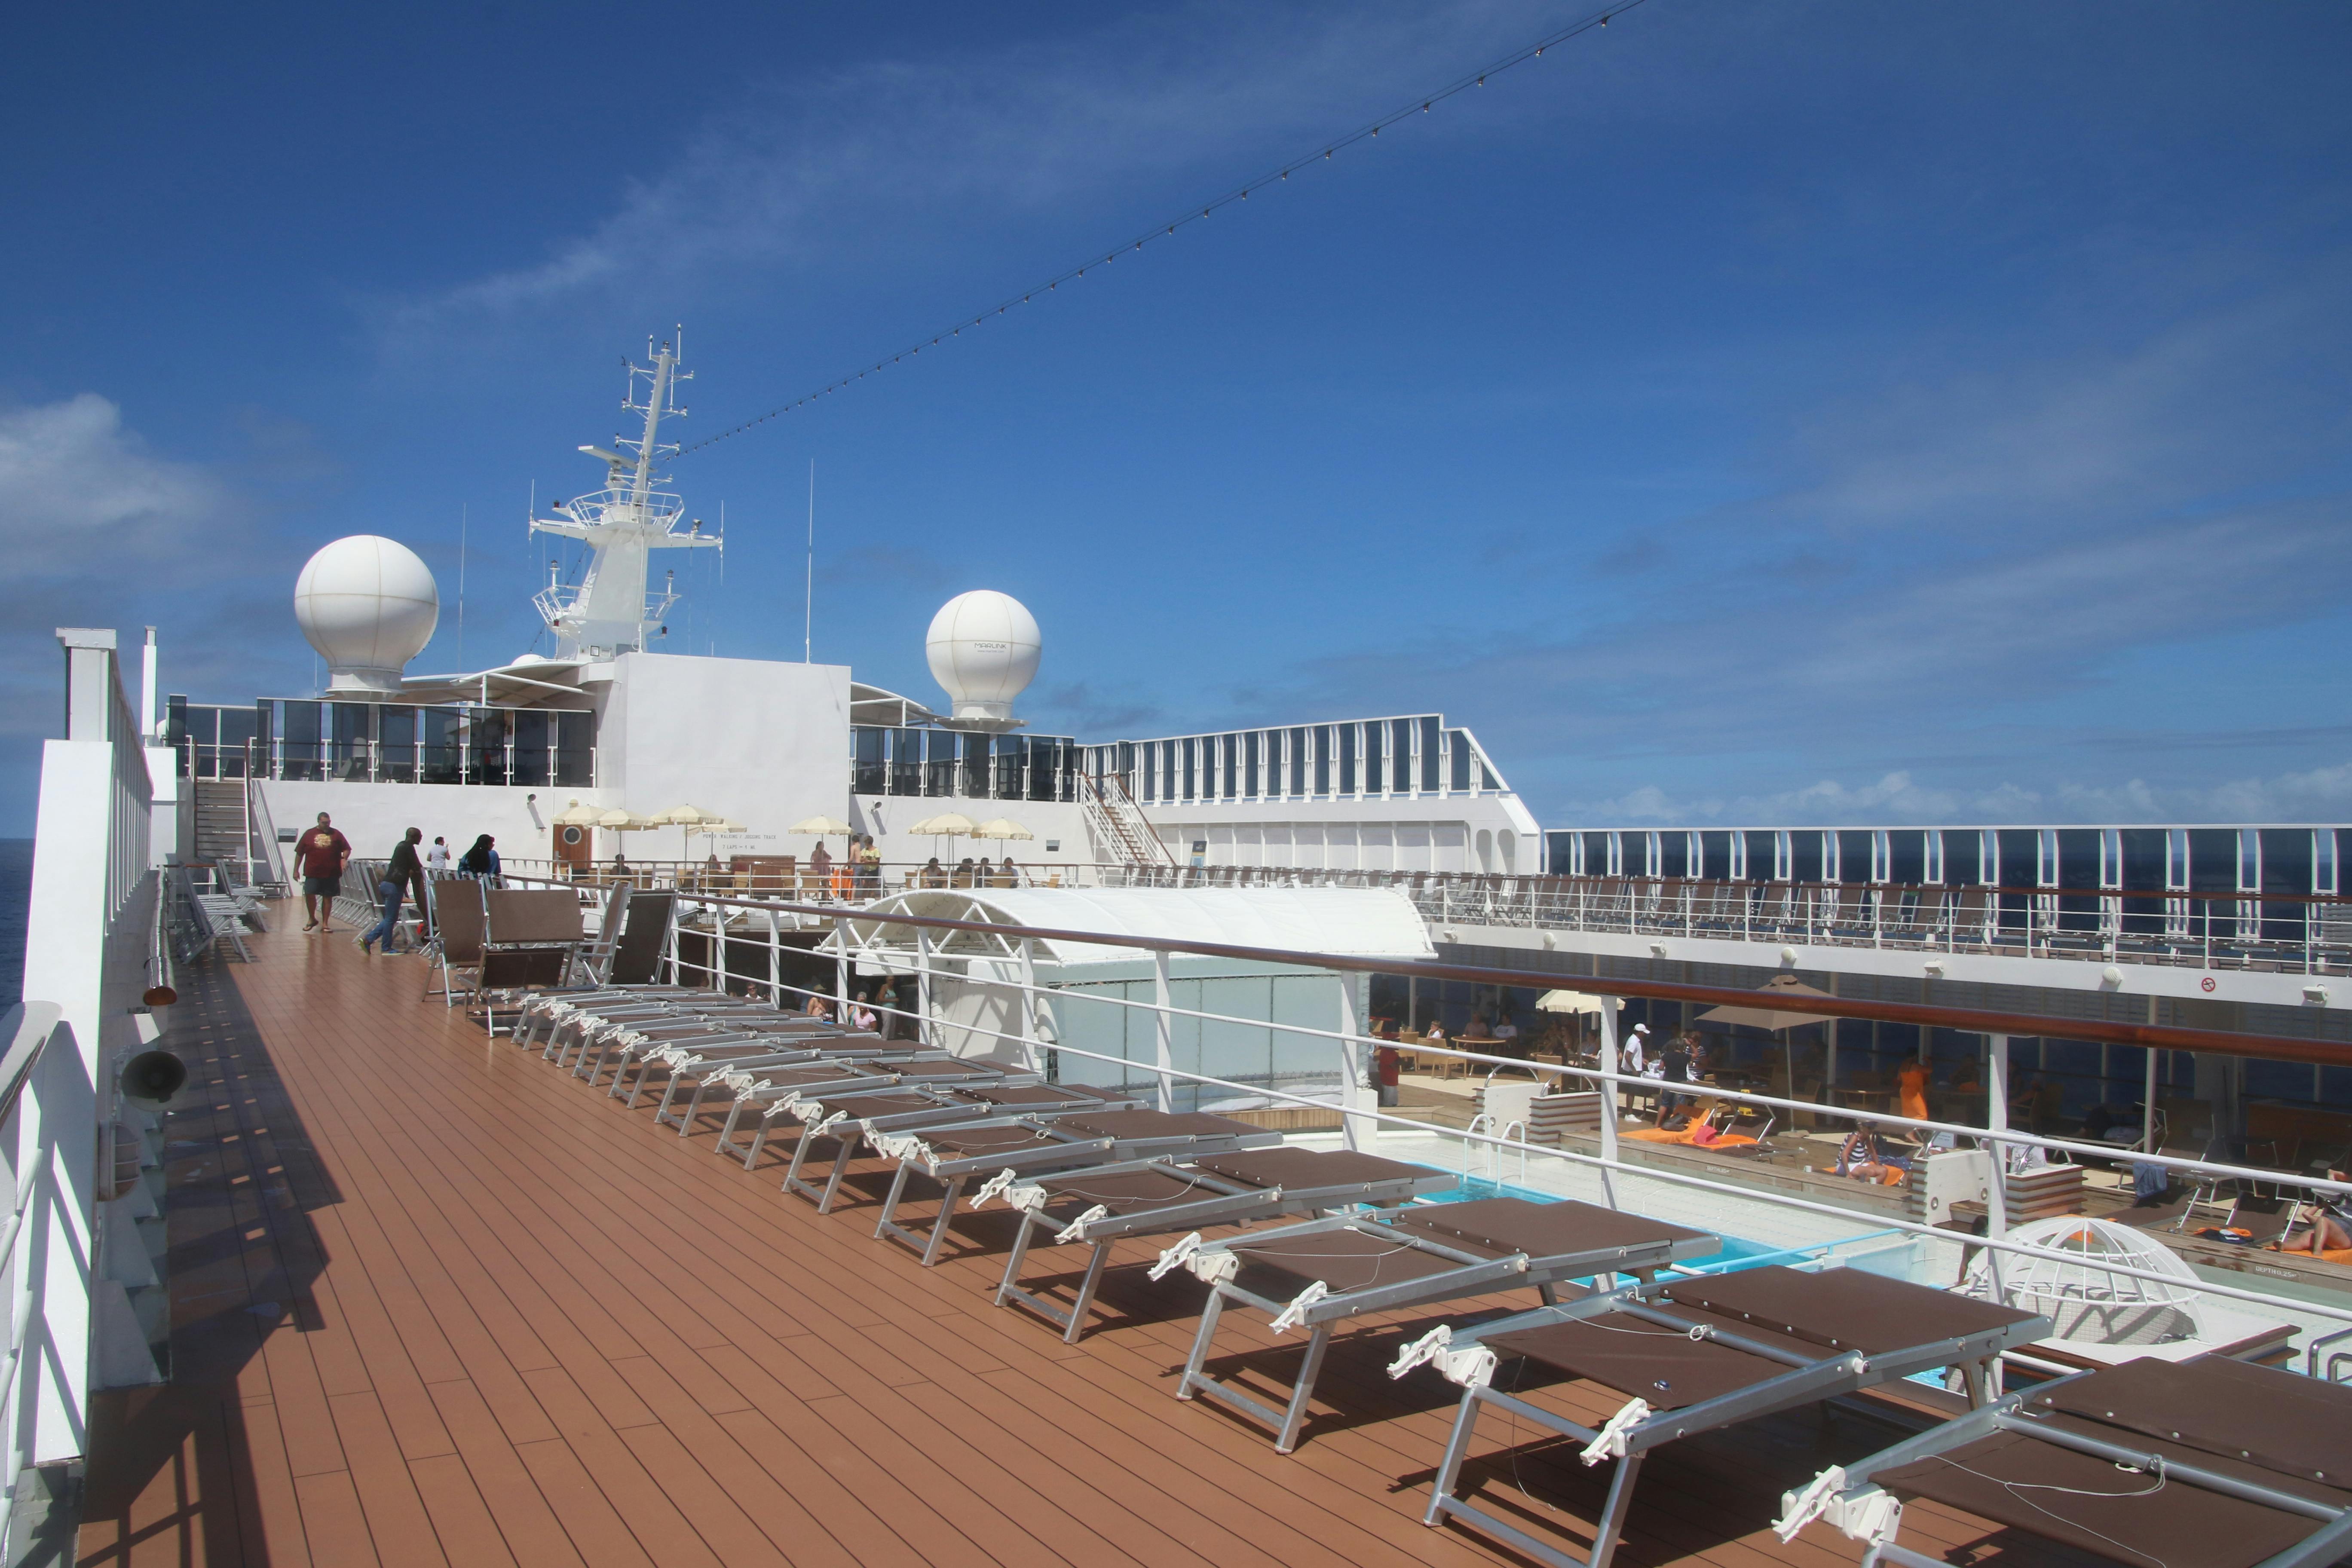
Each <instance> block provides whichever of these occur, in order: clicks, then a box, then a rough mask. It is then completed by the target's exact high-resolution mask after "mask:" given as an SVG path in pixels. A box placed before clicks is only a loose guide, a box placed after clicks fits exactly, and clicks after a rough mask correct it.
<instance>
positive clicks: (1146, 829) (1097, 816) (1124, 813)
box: [1078, 774, 1176, 868]
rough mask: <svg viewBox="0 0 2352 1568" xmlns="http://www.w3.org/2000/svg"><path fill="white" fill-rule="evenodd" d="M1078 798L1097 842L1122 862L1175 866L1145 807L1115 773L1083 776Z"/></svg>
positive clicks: (1147, 866)
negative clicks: (1144, 809)
mask: <svg viewBox="0 0 2352 1568" xmlns="http://www.w3.org/2000/svg"><path fill="white" fill-rule="evenodd" d="M1078 783H1079V798H1080V799H1081V800H1082V801H1084V802H1085V805H1086V811H1087V827H1088V829H1090V830H1091V831H1092V832H1093V834H1094V837H1095V842H1096V843H1097V845H1098V846H1099V847H1101V848H1102V849H1103V850H1105V851H1108V853H1109V854H1110V855H1112V856H1115V857H1116V858H1118V860H1119V861H1120V862H1121V863H1122V864H1124V865H1128V866H1133V867H1143V868H1161V867H1173V866H1174V865H1175V864H1176V857H1175V856H1174V855H1173V854H1172V853H1171V852H1170V850H1169V848H1168V846H1167V845H1166V844H1165V843H1164V842H1162V841H1161V839H1160V835H1159V834H1157V833H1154V832H1153V831H1152V830H1151V824H1150V823H1149V822H1146V821H1145V820H1144V818H1143V810H1142V808H1141V807H1139V806H1138V805H1136V804H1135V797H1134V796H1132V795H1129V794H1128V793H1127V785H1126V784H1125V783H1124V782H1123V781H1121V780H1120V779H1119V778H1118V776H1117V775H1116V774H1105V775H1103V776H1101V777H1098V778H1082V779H1080V780H1079V781H1078Z"/></svg>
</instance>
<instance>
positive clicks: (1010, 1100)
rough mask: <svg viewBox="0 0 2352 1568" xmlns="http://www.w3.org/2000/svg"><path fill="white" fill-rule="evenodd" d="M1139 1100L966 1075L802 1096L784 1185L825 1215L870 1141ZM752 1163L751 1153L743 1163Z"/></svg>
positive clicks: (1126, 1106)
mask: <svg viewBox="0 0 2352 1568" xmlns="http://www.w3.org/2000/svg"><path fill="white" fill-rule="evenodd" d="M1141 1103H1142V1102H1141V1101H1140V1100H1136V1099H1133V1098H1132V1097H1127V1096H1122V1095H1119V1094H1118V1093H1117V1092H1116V1091H1114V1090H1110V1089H1092V1088H1088V1087H1086V1086H1083V1085H1066V1084H1053V1083H1036V1082H1030V1083H986V1082H974V1081H965V1082H962V1083H960V1084H956V1085H952V1086H950V1085H949V1084H945V1083H940V1082H937V1081H932V1082H928V1083H927V1082H925V1081H923V1080H922V1079H902V1080H900V1082H899V1083H898V1085H897V1086H895V1087H894V1088H891V1089H882V1090H877V1091H876V1092H873V1093H870V1094H864V1095H851V1096H847V1097H843V1096H837V1095H835V1096H822V1097H821V1096H817V1095H803V1096H802V1097H801V1099H800V1100H799V1103H797V1104H796V1105H794V1106H793V1116H794V1117H795V1118H796V1119H797V1120H799V1121H800V1122H801V1124H802V1131H801V1135H800V1139H799V1141H798V1142H796V1143H795V1144H794V1145H793V1158H792V1163H790V1164H789V1165H788V1166H787V1167H786V1169H785V1171H784V1191H786V1192H788V1193H797V1194H800V1195H801V1196H802V1197H804V1198H808V1199H810V1200H812V1201H813V1202H814V1203H815V1205H816V1208H817V1213H819V1214H827V1213H830V1212H831V1211H832V1208H833V1205H834V1201H835V1198H836V1197H837V1196H838V1194H840V1191H841V1183H842V1178H843V1177H845V1175H847V1174H848V1173H849V1165H850V1162H851V1161H852V1160H854V1159H855V1158H856V1154H857V1150H858V1147H859V1145H860V1144H861V1143H862V1142H866V1140H869V1139H876V1140H878V1139H881V1138H885V1137H894V1136H899V1135H903V1134H905V1133H908V1132H913V1131H920V1130H922V1129H926V1128H945V1127H965V1126H970V1125H972V1124H973V1123H976V1122H982V1121H1003V1120H1004V1119H1005V1118H1006V1117H1010V1116H1017V1117H1021V1118H1024V1119H1027V1120H1046V1121H1051V1120H1054V1119H1055V1118H1058V1117H1063V1116H1076V1115H1077V1114H1079V1113H1081V1112H1083V1111H1093V1110H1136V1109H1138V1108H1139V1106H1140V1105H1141ZM827 1145H829V1146H830V1147H831V1148H832V1149H833V1151H834V1154H833V1170H832V1173H831V1174H830V1175H828V1176H827V1177H826V1179H825V1184H824V1188H823V1190H821V1191H820V1190H819V1189H818V1188H817V1187H816V1186H815V1185H814V1176H813V1175H812V1173H811V1171H810V1160H811V1156H812V1155H813V1154H814V1153H815V1152H816V1151H817V1150H819V1149H820V1148H823V1147H825V1146H827ZM756 1152H757V1151H756V1147H755V1149H754V1154H756ZM744 1168H745V1169H746V1170H749V1169H751V1158H749V1157H747V1158H746V1160H745V1162H744Z"/></svg>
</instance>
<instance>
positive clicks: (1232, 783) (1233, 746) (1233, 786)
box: [1220, 735, 1242, 800]
mask: <svg viewBox="0 0 2352 1568" xmlns="http://www.w3.org/2000/svg"><path fill="white" fill-rule="evenodd" d="M1220 744H1221V746H1222V748H1223V751H1224V753H1225V789H1224V798H1225V799H1227V800H1233V799H1234V798H1235V797H1237V796H1238V795H1240V794H1241V788H1242V775H1241V764H1242V759H1241V749H1242V737H1241V736H1239V735H1227V736H1225V737H1224V738H1223V741H1222V742H1220Z"/></svg>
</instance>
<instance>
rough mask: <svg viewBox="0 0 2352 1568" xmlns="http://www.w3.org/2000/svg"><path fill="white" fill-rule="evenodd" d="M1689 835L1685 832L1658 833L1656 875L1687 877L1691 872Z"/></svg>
mask: <svg viewBox="0 0 2352 1568" xmlns="http://www.w3.org/2000/svg"><path fill="white" fill-rule="evenodd" d="M1690 842H1691V836H1690V835H1689V834H1687V833H1661V834H1659V835H1658V875H1659V876H1661V877H1675V878H1681V877H1687V876H1689V875H1690V874H1691V864H1690V858H1691V855H1690Z"/></svg>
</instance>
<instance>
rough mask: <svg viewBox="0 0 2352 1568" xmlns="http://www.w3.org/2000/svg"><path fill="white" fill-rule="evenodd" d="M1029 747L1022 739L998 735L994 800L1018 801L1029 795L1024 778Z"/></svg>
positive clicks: (1026, 781) (1027, 763) (1018, 736)
mask: <svg viewBox="0 0 2352 1568" xmlns="http://www.w3.org/2000/svg"><path fill="white" fill-rule="evenodd" d="M1028 753H1029V747H1028V744H1027V742H1026V741H1025V739H1024V737H1023V736H1020V735H1000V736H998V737H997V739H996V746H995V756H996V798H997V799H999V800H1020V799H1023V798H1024V797H1025V796H1026V795H1028V793H1029V781H1028V779H1027V778H1026V777H1024V773H1026V772H1027V769H1028V765H1029V754H1028Z"/></svg>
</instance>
